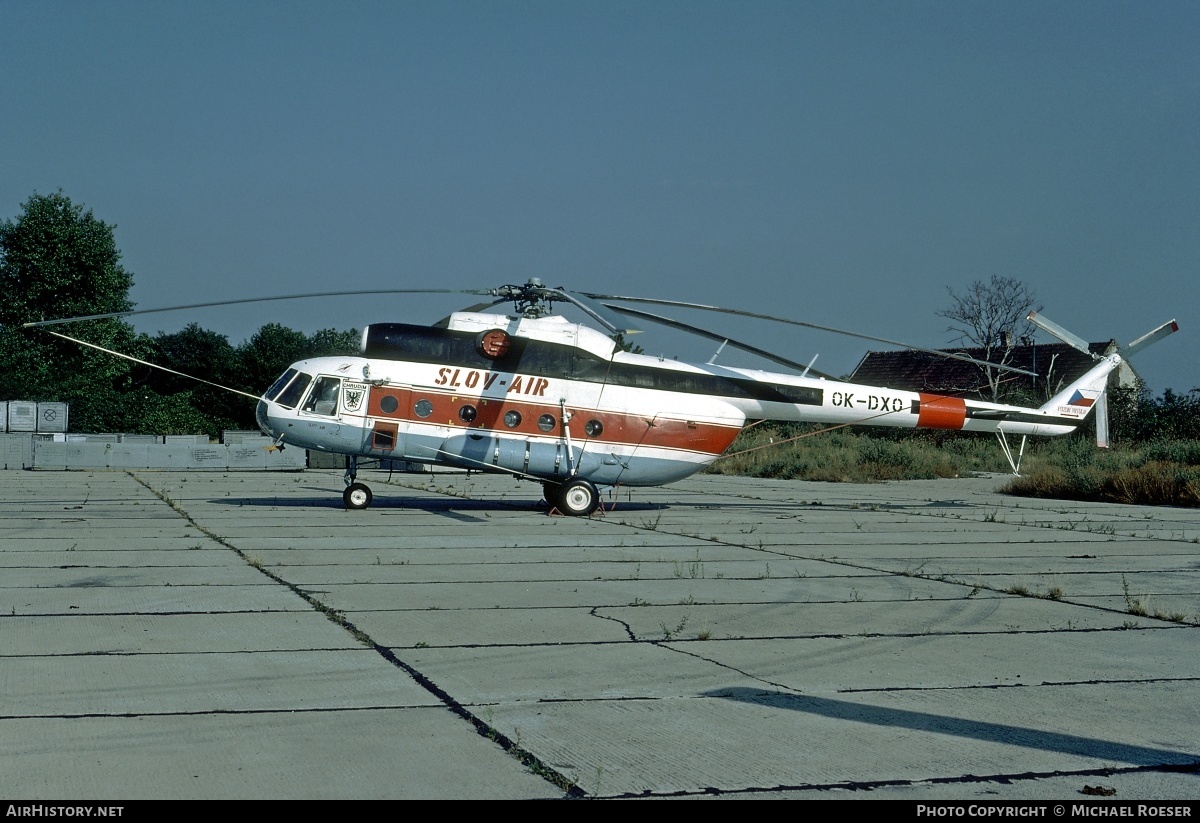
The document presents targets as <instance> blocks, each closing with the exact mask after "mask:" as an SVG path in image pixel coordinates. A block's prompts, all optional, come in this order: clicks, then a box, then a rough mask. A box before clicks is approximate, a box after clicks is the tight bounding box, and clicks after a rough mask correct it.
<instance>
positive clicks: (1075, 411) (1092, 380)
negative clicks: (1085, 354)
mask: <svg viewBox="0 0 1200 823" xmlns="http://www.w3.org/2000/svg"><path fill="white" fill-rule="evenodd" d="M1122 362H1123V361H1122V360H1121V356H1120V355H1119V354H1110V355H1108V356H1107V357H1103V358H1101V359H1100V362H1099V363H1097V364H1096V365H1094V366H1092V368H1090V369H1089V370H1088V371H1087V372H1086V373H1084V375H1083V376H1082V377H1080V378H1079V379H1078V380H1076V381H1075V382H1074V383H1072V384H1071V385H1069V386H1067V387H1066V388H1065V389H1063V390H1062V391H1060V392H1059V393H1058V394H1056V395H1054V396H1053V397H1051V398H1050V399H1049V400H1048V401H1047V402H1046V404H1045V405H1043V406H1042V408H1041V411H1044V412H1050V413H1051V414H1057V415H1062V416H1063V417H1076V418H1079V419H1080V420H1082V419H1083V418H1085V417H1087V416H1088V414H1089V413H1090V412H1091V411H1092V408H1093V407H1095V406H1096V405H1097V404H1100V403H1102V402H1103V397H1104V390H1105V388H1107V386H1108V375H1109V374H1110V373H1111V372H1112V371H1113V369H1116V368H1117V367H1119V366H1120V365H1121V363H1122Z"/></svg>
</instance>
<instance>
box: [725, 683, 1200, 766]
mask: <svg viewBox="0 0 1200 823" xmlns="http://www.w3.org/2000/svg"><path fill="white" fill-rule="evenodd" d="M706 696H707V697H719V698H723V699H725V700H736V701H739V702H742V703H754V704H757V705H762V706H772V707H774V708H779V709H788V710H791V711H797V712H807V713H808V714H816V715H821V716H822V717H829V718H833V719H835V720H847V721H851V722H856V723H870V724H872V725H875V726H889V727H892V728H899V729H913V730H915V731H923V732H933V733H935V734H944V735H950V736H953V737H965V738H969V739H972V740H982V741H987V742H989V743H1004V744H1007V745H1010V746H1023V747H1025V748H1029V749H1041V750H1044V751H1051V752H1060V753H1062V754H1072V755H1079V756H1081V757H1096V758H1100V759H1103V760H1109V761H1113V762H1118V763H1130V764H1133V765H1136V766H1173V767H1180V766H1184V767H1191V768H1193V769H1200V754H1186V753H1182V752H1176V751H1171V750H1169V749H1154V748H1150V747H1147V746H1134V745H1130V744H1128V743H1119V742H1116V741H1112V740H1103V739H1100V738H1096V737H1080V736H1078V735H1073V734H1062V733H1060V732H1050V731H1042V730H1040V729H1031V728H1028V727H1025V726H1011V725H1007V724H1004V723H989V722H987V721H982V720H965V719H963V718H960V717H947V716H945V715H938V714H930V713H928V712H914V711H908V710H907V709H887V708H883V707H881V706H871V705H865V704H862V703H854V702H851V701H846V700H834V699H832V698H828V697H815V696H809V695H797V694H788V693H786V692H776V691H764V690H759V689H720V690H718V691H712V692H707V693H706Z"/></svg>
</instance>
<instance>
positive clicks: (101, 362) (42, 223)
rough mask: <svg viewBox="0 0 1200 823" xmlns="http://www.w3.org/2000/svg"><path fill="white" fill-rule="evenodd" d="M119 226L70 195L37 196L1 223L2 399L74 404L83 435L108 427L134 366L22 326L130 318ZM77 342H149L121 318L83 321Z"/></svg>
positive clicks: (119, 346)
mask: <svg viewBox="0 0 1200 823" xmlns="http://www.w3.org/2000/svg"><path fill="white" fill-rule="evenodd" d="M120 259H121V253H120V251H118V250H117V245H116V241H115V240H114V238H113V227H112V226H109V225H108V224H106V223H104V222H103V221H100V220H97V219H96V218H95V217H94V216H93V215H92V213H91V211H87V212H85V211H84V210H83V207H82V206H77V205H75V204H74V203H72V202H71V200H70V198H68V197H67V196H66V195H64V194H63V193H62V192H61V191H59V192H57V193H55V194H50V195H40V194H36V193H35V194H34V195H33V196H31V197H30V198H29V199H28V200H27V201H25V203H24V204H22V212H21V214H20V216H18V217H17V219H16V220H5V221H4V222H3V223H0V294H3V296H4V299H3V301H0V362H2V363H3V364H4V366H3V369H2V370H0V399H10V400H16V399H23V400H65V401H67V402H70V403H71V404H72V408H71V418H72V421H73V428H76V427H78V428H79V429H82V430H85V431H86V430H87V428H89V427H91V426H103V425H104V424H105V423H107V422H108V421H109V420H110V419H111V417H112V408H113V404H112V393H113V392H114V391H118V390H119V389H120V387H121V384H122V382H123V381H125V380H126V379H127V377H128V373H129V369H128V366H127V364H125V363H123V362H122V361H120V360H118V359H116V358H113V357H111V356H110V355H107V354H104V353H102V352H99V351H96V350H95V349H90V348H87V347H83V346H80V345H78V344H76V343H72V342H70V341H67V340H63V339H62V338H59V337H55V336H53V335H51V334H49V333H47V332H46V331H40V330H27V329H23V328H21V324H22V323H26V322H29V321H32V320H42V319H47V318H56V317H73V316H80V315H90V314H104V313H109V312H119V311H126V310H128V309H130V308H131V307H132V305H133V304H132V303H131V302H130V301H129V288H130V286H132V285H133V277H132V276H131V275H130V274H129V272H127V271H126V270H125V269H124V268H122V267H121V264H120ZM63 333H65V334H69V335H70V336H72V337H77V338H80V339H84V340H87V341H89V342H91V343H95V344H97V345H100V346H104V347H106V348H111V349H114V350H117V351H124V352H130V353H134V354H137V353H138V352H139V351H140V352H142V353H143V356H144V353H145V352H146V351H147V346H146V342H147V341H146V340H142V339H140V338H139V337H138V336H137V335H135V334H134V332H133V329H132V327H130V326H129V325H128V324H127V323H125V322H123V321H121V320H118V319H108V320H93V321H88V322H86V323H78V324H74V325H72V326H70V327H69V330H64V331H63Z"/></svg>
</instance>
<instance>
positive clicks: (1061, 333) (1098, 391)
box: [1025, 311, 1179, 449]
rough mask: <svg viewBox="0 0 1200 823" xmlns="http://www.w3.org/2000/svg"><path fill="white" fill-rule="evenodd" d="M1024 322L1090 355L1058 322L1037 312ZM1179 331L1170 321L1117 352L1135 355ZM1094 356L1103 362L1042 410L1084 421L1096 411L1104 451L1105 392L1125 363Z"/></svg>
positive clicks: (1098, 442) (1118, 358)
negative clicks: (1114, 372)
mask: <svg viewBox="0 0 1200 823" xmlns="http://www.w3.org/2000/svg"><path fill="white" fill-rule="evenodd" d="M1025 319H1026V320H1028V321H1029V322H1030V323H1033V324H1034V325H1035V326H1037V327H1038V328H1040V329H1043V330H1045V331H1048V332H1050V334H1052V335H1054V336H1055V337H1057V338H1058V339H1059V340H1062V341H1063V342H1064V343H1067V344H1068V345H1070V346H1072V347H1074V348H1076V349H1078V350H1079V351H1081V352H1084V353H1085V354H1091V352H1090V350H1089V349H1088V345H1087V343H1086V342H1085V341H1084V339H1083V338H1082V337H1077V336H1076V335H1074V334H1072V333H1071V332H1069V331H1067V330H1066V329H1064V328H1063V327H1062V326H1060V325H1058V324H1057V323H1054V322H1052V321H1050V320H1047V319H1046V318H1044V317H1042V316H1041V315H1039V314H1038V313H1037V312H1032V311H1031V312H1030V313H1029V316H1028V317H1026V318H1025ZM1177 331H1179V324H1178V323H1176V322H1175V321H1174V320H1168V321H1167V322H1166V323H1163V324H1162V325H1161V326H1159V327H1158V328H1157V329H1154V330H1153V331H1151V332H1148V333H1146V334H1143V335H1142V336H1141V337H1139V338H1138V339H1137V340H1134V341H1133V342H1132V343H1129V344H1127V345H1125V346H1123V347H1121V348H1119V349H1118V351H1121V352H1124V353H1125V355H1126V356H1128V355H1131V354H1134V353H1135V352H1139V351H1141V350H1142V349H1144V348H1146V347H1147V346H1149V345H1151V344H1153V343H1157V342H1158V341H1159V340H1162V339H1163V338H1164V337H1166V336H1167V335H1169V334H1174V333H1175V332H1177ZM1092 357H1095V358H1096V359H1097V360H1099V361H1100V362H1099V363H1097V364H1096V365H1095V366H1094V367H1093V368H1092V369H1091V370H1090V371H1089V372H1087V374H1085V375H1083V377H1081V378H1079V379H1078V380H1076V381H1075V382H1074V383H1072V384H1071V385H1069V386H1067V387H1066V388H1065V389H1063V390H1062V391H1061V392H1059V393H1058V394H1056V395H1055V396H1054V397H1052V398H1050V401H1049V402H1048V403H1046V405H1044V406H1042V411H1045V412H1049V413H1051V414H1058V415H1063V416H1065V417H1075V418H1078V419H1080V420H1082V419H1083V418H1085V417H1087V416H1088V413H1089V412H1090V411H1091V410H1092V409H1093V408H1095V409H1096V445H1097V446H1099V447H1100V448H1102V449H1106V448H1108V400H1107V395H1106V394H1105V393H1104V389H1105V388H1106V387H1107V386H1108V375H1109V373H1110V372H1111V371H1112V370H1113V369H1115V368H1117V367H1118V366H1120V365H1121V363H1122V362H1123V361H1122V360H1121V356H1120V355H1119V354H1115V353H1113V354H1109V355H1107V356H1106V357H1103V358H1101V357H1099V356H1097V355H1095V354H1092Z"/></svg>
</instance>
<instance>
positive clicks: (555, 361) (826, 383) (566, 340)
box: [26, 279, 1178, 516]
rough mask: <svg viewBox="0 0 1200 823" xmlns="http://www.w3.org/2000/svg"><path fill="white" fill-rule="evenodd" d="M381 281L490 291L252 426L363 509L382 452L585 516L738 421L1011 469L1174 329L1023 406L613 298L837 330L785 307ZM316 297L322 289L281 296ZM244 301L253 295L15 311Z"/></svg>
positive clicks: (343, 361)
mask: <svg viewBox="0 0 1200 823" xmlns="http://www.w3.org/2000/svg"><path fill="white" fill-rule="evenodd" d="M385 293H386V294H397V293H408V294H413V293H424V294H429V293H455V294H476V295H484V296H487V297H490V298H492V299H491V300H490V301H489V302H485V303H482V304H479V305H476V306H472V307H471V308H469V309H467V310H464V311H459V312H455V313H453V314H451V315H450V316H449V317H447V318H445V319H444V320H442V321H441V322H439V323H436V324H434V325H432V326H421V325H409V324H401V323H376V324H372V325H369V326H367V327H365V328H364V329H363V335H362V350H361V353H360V355H358V356H335V357H318V358H313V359H309V360H302V361H300V362H297V363H294V364H292V365H291V367H289V368H288V369H287V370H286V371H285V372H284V373H283V374H282V375H281V376H280V377H279V379H278V380H276V381H275V383H274V384H273V385H271V387H270V388H268V389H267V390H266V391H265V392H263V394H262V395H261V396H260V397H258V398H257V399H258V405H257V413H256V417H257V421H258V424H259V426H260V428H261V429H262V431H263V432H264V433H265V434H267V435H269V436H270V437H271V438H273V440H274V443H275V445H276V446H277V447H285V446H295V447H298V448H303V449H310V450H316V451H324V452H331V453H337V454H344V455H346V456H347V470H346V478H345V482H346V489H345V492H344V493H343V501H344V503H345V505H346V507H347V508H350V509H365V508H367V507H368V506H370V505H371V502H372V492H371V489H370V488H369V487H368V486H367V485H366V484H365V483H362V482H359V481H358V478H357V475H358V464H359V461H360V460H362V459H377V460H384V459H394V460H403V461H408V462H414V463H425V464H441V465H449V466H455V467H459V468H464V469H471V470H480V471H489V472H502V473H507V474H510V475H513V476H515V477H517V478H522V479H528V480H533V481H536V482H540V483H541V484H542V486H543V490H544V494H545V498H546V500H547V502H548V503H549V504H550V505H551V507H552V510H553V509H557V510H558V511H560V512H562V513H564V514H567V515H574V516H586V515H590V514H591V513H592V512H594V511H595V510H596V509H597V507H598V506H599V505H600V501H601V494H600V488H602V487H617V486H660V485H663V484H667V483H671V482H674V481H677V480H680V479H682V478H685V477H688V476H689V475H692V474H694V473H696V472H698V471H700V470H701V469H703V468H704V467H706V466H708V465H709V464H711V463H713V462H714V461H715V460H716V459H717V458H718V457H720V456H721V455H722V454H723V453H724V452H725V450H726V449H727V448H728V447H729V446H730V444H731V443H732V442H733V440H734V438H735V437H736V436H737V434H738V432H740V431H741V430H742V428H743V427H744V426H745V425H746V423H747V421H748V420H780V421H797V422H815V423H827V424H834V425H871V426H890V427H897V428H908V429H948V430H958V431H972V432H994V433H995V434H996V435H997V437H998V439H999V441H1000V445H1001V448H1002V449H1003V451H1004V453H1005V455H1006V456H1007V458H1008V460H1009V464H1010V465H1011V466H1012V469H1013V472H1014V473H1017V472H1018V470H1019V466H1020V458H1021V455H1022V454H1023V452H1024V447H1025V440H1026V438H1027V437H1028V436H1030V435H1042V436H1053V435H1062V434H1067V433H1070V432H1073V431H1075V430H1076V429H1077V428H1078V427H1079V426H1080V425H1081V424H1082V423H1083V421H1084V420H1085V419H1086V418H1087V417H1088V415H1089V414H1090V413H1091V412H1092V411H1093V410H1094V409H1097V408H1099V409H1100V410H1101V413H1103V412H1104V397H1105V389H1106V386H1107V379H1108V375H1109V373H1110V372H1112V371H1113V370H1114V369H1116V368H1118V367H1119V366H1120V364H1121V362H1122V358H1123V356H1128V355H1131V354H1134V353H1136V352H1137V351H1140V350H1142V349H1144V348H1145V347H1146V346H1149V345H1150V344H1152V343H1154V342H1156V341H1158V340H1160V339H1161V338H1163V337H1165V336H1166V335H1168V334H1171V333H1172V332H1174V331H1177V330H1178V325H1177V324H1176V323H1175V321H1173V320H1172V321H1170V322H1168V323H1164V324H1163V325H1162V326H1159V327H1158V328H1157V329H1155V330H1154V331H1152V332H1150V333H1148V334H1146V335H1143V336H1142V337H1140V338H1138V339H1137V340H1135V341H1133V342H1132V343H1130V344H1129V345H1127V346H1125V347H1123V348H1122V349H1120V350H1119V352H1112V353H1109V354H1107V355H1105V356H1098V355H1092V356H1093V357H1094V358H1095V359H1096V363H1095V365H1094V366H1093V367H1092V368H1091V369H1089V370H1088V371H1087V372H1086V373H1085V374H1083V375H1082V376H1081V377H1079V378H1078V379H1076V380H1075V381H1074V382H1072V383H1071V384H1070V385H1068V386H1067V387H1066V388H1064V389H1062V390H1061V391H1059V392H1058V393H1057V394H1056V395H1055V396H1054V397H1052V398H1051V399H1050V400H1048V401H1047V402H1046V403H1045V404H1043V405H1042V406H1040V407H1038V408H1027V407H1023V406H1012V405H1005V404H1002V403H990V402H986V401H982V400H974V399H966V398H961V397H950V396H944V395H938V394H930V393H925V392H912V391H902V390H894V389H889V388H883V387H878V386H867V385H857V384H853V383H847V382H844V381H841V380H837V379H834V378H832V377H829V376H828V375H823V374H820V373H818V372H814V371H813V370H812V368H811V366H812V363H811V362H810V363H809V364H807V365H805V364H802V363H798V362H793V361H791V360H788V359H787V358H783V357H780V356H778V355H775V354H772V353H770V352H766V351H764V350H762V349H759V348H756V347H754V346H752V345H749V344H746V343H742V342H739V341H736V340H734V339H733V338H731V337H728V336H726V335H722V334H718V333H715V332H711V331H708V330H705V329H701V328H699V327H696V326H692V325H689V324H686V323H682V322H680V321H677V320H673V319H670V318H666V317H662V316H659V315H655V314H651V313H649V312H645V311H642V310H639V309H634V308H632V307H629V306H625V305H622V304H624V303H642V304H656V305H663V306H677V307H684V308H688V309H702V310H707V311H714V312H723V313H726V314H734V315H740V316H745V317H752V318H757V319H762V320H770V321H775V322H780V323H786V324H791V325H798V326H805V327H808V328H815V329H821V330H825V331H839V330H836V329H832V328H829V327H826V326H818V325H815V324H811V323H805V322H802V321H797V320H790V319H787V318H781V317H773V316H770V315H764V314H757V313H753V312H747V311H741V310H736V309H727V308H721V307H717V306H707V305H702V304H697V303H686V302H682V301H674V300H659V299H653V298H642V297H622V296H618V295H603V294H591V293H575V292H569V291H566V290H565V289H563V288H554V287H547V286H543V285H542V283H541V282H540V281H539V280H537V279H530V280H529V281H528V282H526V283H524V284H523V285H506V286H501V287H499V288H495V289H486V290H465V289H388V290H378V291H370V292H350V293H349V294H385ZM336 294H338V295H345V294H348V293H347V292H338V293H336ZM324 296H330V295H328V294H312V295H296V296H295V297H324ZM260 299H261V300H268V299H291V298H260ZM244 302H256V301H246V300H237V301H221V302H219V303H204V304H193V305H190V306H177V307H172V308H171V309H148V310H137V311H132V312H121V313H114V314H105V315H91V316H88V317H77V318H68V319H62V320H48V321H40V322H35V323H27V324H26V325H27V326H31V327H36V326H49V325H56V324H61V323H70V322H77V321H82V320H96V319H102V318H107V317H124V316H128V315H130V314H141V313H149V312H154V311H171V310H178V309H195V308H202V307H207V306H217V305H228V304H232V303H244ZM502 303H511V304H512V305H513V310H512V311H496V310H495V309H494V308H493V307H494V306H496V305H498V304H502ZM555 303H560V304H570V305H574V306H575V307H577V308H578V309H580V310H582V311H583V312H584V313H585V314H586V315H587V316H588V317H589V318H590V319H591V320H592V321H594V322H595V323H596V324H598V325H599V326H601V327H602V328H603V329H604V331H601V330H599V329H597V328H593V327H592V326H591V325H588V324H585V323H575V322H570V321H569V320H568V319H566V318H565V317H563V316H562V315H561V314H558V313H555V311H554V308H553V306H554V304H555ZM618 315H624V316H625V317H634V318H641V319H645V320H649V321H652V322H655V323H660V324H663V325H666V326H670V327H674V328H676V329H680V330H684V331H688V332H691V333H695V334H699V335H702V336H703V337H707V338H710V339H712V340H716V341H720V343H721V348H724V347H725V346H726V345H730V346H733V347H735V348H740V349H743V350H745V351H749V352H751V353H753V354H756V355H759V356H761V357H765V358H767V359H769V360H771V361H773V362H776V363H778V364H780V365H783V366H785V367H787V368H789V369H792V370H794V371H795V373H780V372H770V371H762V370H756V369H745V368H734V367H728V366H722V365H718V364H717V363H716V362H715V360H716V355H714V356H713V358H711V359H710V360H709V361H708V362H707V363H685V362H680V361H676V360H669V359H665V358H662V357H656V356H647V355H644V354H635V353H631V352H628V351H625V350H624V348H623V346H622V345H621V344H620V341H622V340H623V339H624V337H625V336H627V335H629V334H632V333H634V332H636V331H638V329H636V328H634V327H633V326H632V325H630V324H629V323H628V322H626V321H625V320H623V319H622V318H621V317H619V316H618ZM1028 319H1029V320H1030V321H1031V322H1033V323H1034V324H1035V325H1038V326H1039V327H1040V328H1042V329H1044V330H1046V331H1048V332H1050V333H1051V334H1053V335H1055V336H1056V337H1058V338H1059V339H1061V340H1064V341H1065V342H1067V343H1069V344H1071V345H1072V346H1075V347H1076V348H1079V349H1081V350H1083V351H1085V352H1087V351H1088V347H1087V344H1086V342H1084V341H1083V340H1082V339H1081V338H1079V337H1077V336H1075V335H1073V334H1071V333H1070V332H1067V331H1066V330H1065V329H1062V328H1061V327H1059V326H1057V325H1055V324H1054V323H1051V322H1050V321H1047V320H1045V319H1044V318H1042V317H1040V316H1039V315H1037V314H1036V313H1030V315H1029V318H1028ZM839 333H843V334H852V333H849V332H839ZM60 336H65V335H60ZM853 336H856V337H862V338H865V339H869V340H875V341H878V342H884V343H889V344H893V345H904V344H899V343H895V341H890V340H884V339H882V338H876V337H869V336H867V335H853ZM68 339H72V340H73V339H74V338H68ZM76 342H81V343H84V344H85V345H93V344H90V343H86V341H76ZM96 348H99V347H98V346H97V347H96ZM909 348H917V349H918V350H921V351H932V352H933V353H935V354H939V355H941V356H950V357H956V358H958V359H965V360H971V358H968V357H965V356H964V355H954V354H950V355H947V354H946V353H945V352H936V351H933V350H929V349H920V348H919V347H911V346H910V347H909ZM105 351H108V350H107V349H105ZM720 351H721V349H718V352H717V353H718V354H719V353H720ZM110 353H112V354H117V355H118V356H121V357H126V358H127V359H136V358H131V357H129V356H128V355H122V354H120V353H118V352H110ZM1089 353H1090V352H1089ZM137 362H139V363H143V364H145V365H151V366H153V365H154V364H150V363H145V361H141V360H138V361H137ZM973 362H977V363H980V364H981V365H990V366H993V367H996V364H994V363H993V364H984V363H982V362H981V361H973ZM156 368H157V367H156ZM1001 368H1010V367H1001ZM1010 370H1012V371H1022V370H1020V369H1011V368H1010ZM1024 373H1025V374H1030V372H1024ZM196 379H200V378H196ZM204 382H208V381H204ZM1010 435H1011V436H1017V435H1019V436H1020V437H1021V442H1020V446H1019V448H1017V449H1016V450H1015V451H1014V449H1013V448H1011V447H1010V445H1009V443H1008V437H1009V436H1010Z"/></svg>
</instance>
